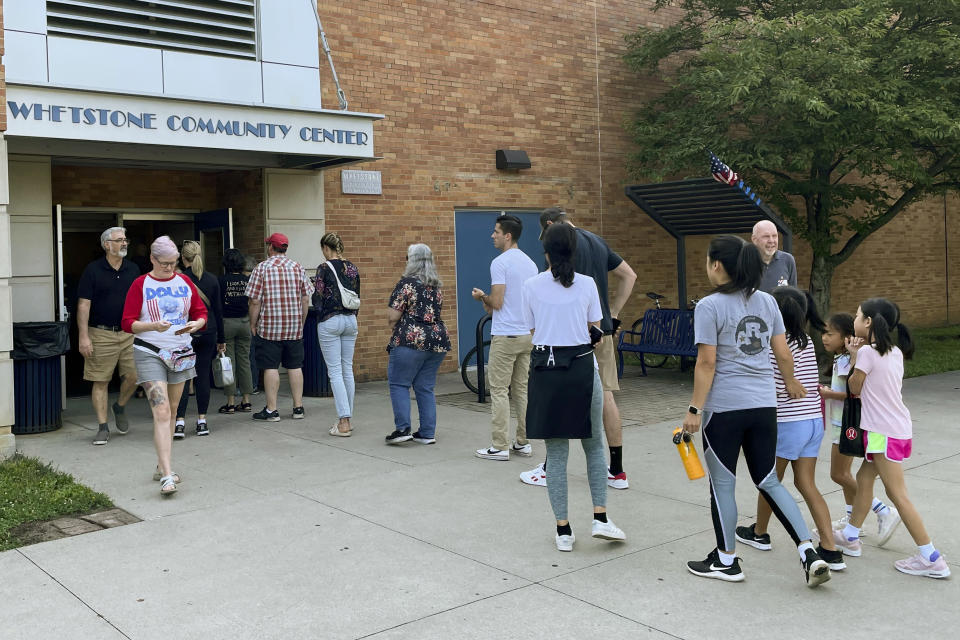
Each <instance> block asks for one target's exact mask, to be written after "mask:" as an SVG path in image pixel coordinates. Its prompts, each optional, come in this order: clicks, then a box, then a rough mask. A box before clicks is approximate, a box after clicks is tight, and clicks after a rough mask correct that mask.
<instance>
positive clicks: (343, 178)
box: [340, 169, 383, 196]
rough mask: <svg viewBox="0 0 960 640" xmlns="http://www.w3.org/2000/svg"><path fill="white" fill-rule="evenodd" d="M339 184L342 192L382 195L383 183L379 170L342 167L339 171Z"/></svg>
mask: <svg viewBox="0 0 960 640" xmlns="http://www.w3.org/2000/svg"><path fill="white" fill-rule="evenodd" d="M340 184H341V185H342V188H343V193H356V194H363V195H373V196H379V195H383V183H382V182H381V179H380V172H379V171H355V170H350V169H344V170H343V171H341V172H340Z"/></svg>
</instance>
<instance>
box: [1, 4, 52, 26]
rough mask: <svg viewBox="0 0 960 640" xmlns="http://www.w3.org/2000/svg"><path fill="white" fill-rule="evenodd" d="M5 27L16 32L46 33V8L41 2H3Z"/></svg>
mask: <svg viewBox="0 0 960 640" xmlns="http://www.w3.org/2000/svg"><path fill="white" fill-rule="evenodd" d="M3 26H4V28H5V29H13V30H15V31H29V32H31V33H46V32H47V10H46V7H45V6H44V3H43V2H40V1H39V0H3Z"/></svg>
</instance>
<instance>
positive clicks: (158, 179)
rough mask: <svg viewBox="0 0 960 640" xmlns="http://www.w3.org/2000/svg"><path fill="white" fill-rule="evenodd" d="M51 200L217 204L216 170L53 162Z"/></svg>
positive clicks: (161, 205)
mask: <svg viewBox="0 0 960 640" xmlns="http://www.w3.org/2000/svg"><path fill="white" fill-rule="evenodd" d="M51 174H52V175H51V180H52V183H53V201H54V203H55V204H62V205H63V206H64V207H117V208H124V207H127V208H135V209H145V208H151V207H155V208H157V209H198V210H200V211H207V210H211V209H216V208H217V206H218V205H217V174H216V173H212V172H201V171H172V170H166V169H116V168H112V167H84V166H64V165H56V164H55V165H53V168H52V172H51Z"/></svg>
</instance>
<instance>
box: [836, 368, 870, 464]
mask: <svg viewBox="0 0 960 640" xmlns="http://www.w3.org/2000/svg"><path fill="white" fill-rule="evenodd" d="M860 409H861V404H860V398H859V397H855V396H853V395H851V393H850V384H849V382H848V383H847V397H846V399H844V401H843V419H842V420H841V421H840V443H839V445H838V448H839V451H840V453H841V454H843V455H845V456H852V457H854V458H862V457H863V456H864V453H865V451H866V449H865V447H864V445H863V429H861V428H860Z"/></svg>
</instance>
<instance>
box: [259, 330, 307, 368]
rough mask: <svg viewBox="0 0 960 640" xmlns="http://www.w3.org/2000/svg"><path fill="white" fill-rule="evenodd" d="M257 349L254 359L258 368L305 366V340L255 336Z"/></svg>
mask: <svg viewBox="0 0 960 640" xmlns="http://www.w3.org/2000/svg"><path fill="white" fill-rule="evenodd" d="M253 341H254V344H255V345H256V349H255V352H254V359H255V360H256V361H257V368H258V369H279V368H280V365H281V364H282V365H283V368H284V369H301V368H303V340H264V339H263V338H261V337H260V336H254V338H253Z"/></svg>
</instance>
